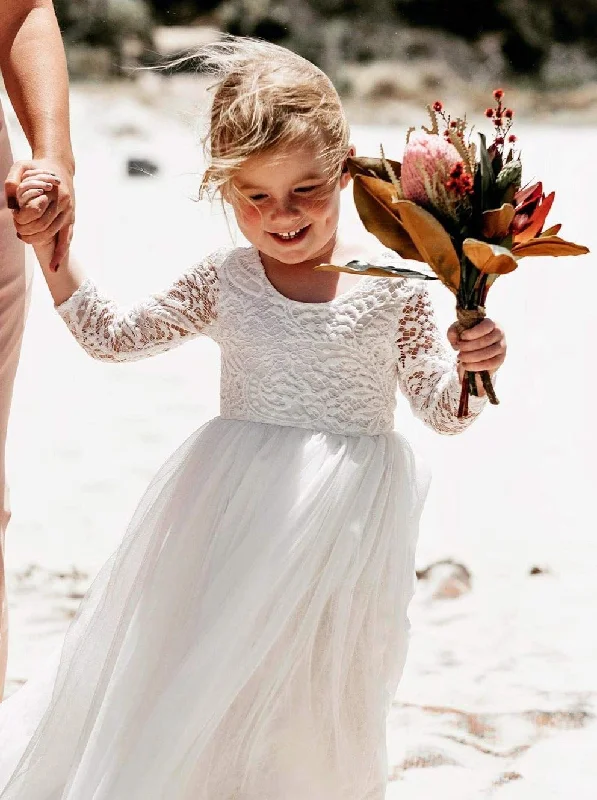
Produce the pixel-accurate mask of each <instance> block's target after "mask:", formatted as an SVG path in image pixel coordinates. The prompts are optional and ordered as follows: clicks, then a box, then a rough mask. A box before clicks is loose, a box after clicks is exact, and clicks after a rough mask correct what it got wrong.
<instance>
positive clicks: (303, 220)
mask: <svg viewBox="0 0 597 800" xmlns="http://www.w3.org/2000/svg"><path fill="white" fill-rule="evenodd" d="M353 152H354V150H352V149H351V151H350V153H353ZM46 177H47V176H44V175H36V176H35V180H34V181H33V182H32V181H30V180H25V181H24V182H23V183H22V184H21V186H20V187H19V189H18V191H17V196H18V197H19V199H20V203H21V204H22V205H23V207H24V208H27V206H28V204H29V203H31V202H35V200H36V197H37V195H36V194H35V193H36V192H37V191H39V190H38V189H37V188H36V185H37V184H36V183H35V182H36V181H37V182H41V181H43V180H45V178H46ZM349 183H350V175H349V173H348V171H347V170H343V171H341V172H340V174H339V175H338V176H337V177H336V178H335V179H334V180H332V181H331V182H330V181H329V180H328V179H327V177H326V172H325V171H324V168H323V165H320V164H319V162H318V159H317V157H316V153H315V151H314V150H313V149H312V148H311V147H309V146H305V147H304V148H297V147H295V148H293V149H292V150H282V151H277V152H276V153H273V154H272V153H264V154H261V155H258V156H253V157H252V158H250V159H248V160H247V161H246V162H245V164H244V165H243V166H242V167H241V169H240V170H239V171H238V173H237V174H236V176H235V178H234V181H233V183H232V185H231V186H229V187H228V188H227V190H226V192H225V198H226V200H228V202H230V203H231V205H232V208H233V210H234V214H235V216H236V220H237V223H238V226H239V228H240V230H241V231H242V233H243V234H244V236H245V237H246V238H247V239H248V241H249V242H250V243H251V244H252V245H253V246H254V247H256V248H257V249H258V250H259V253H260V256H261V261H262V263H263V266H264V269H265V273H266V275H267V277H268V279H269V281H270V282H271V283H272V285H273V286H274V287H275V288H276V289H277V290H278V291H279V292H280V293H281V294H283V295H285V296H286V297H288V298H290V299H291V300H295V301H297V302H307V303H325V302H329V301H330V300H333V299H334V298H335V297H337V296H338V295H340V294H343V293H344V292H345V291H346V289H347V288H348V286H349V285H350V284H351V283H354V281H355V280H357V279H356V278H355V277H354V276H351V275H347V274H345V273H337V272H315V271H314V270H313V267H314V266H317V265H318V264H321V263H346V261H347V260H348V259H349V258H351V257H355V256H356V255H358V254H351V253H350V252H349V251H348V250H346V248H345V246H344V245H342V244H341V243H340V242H339V241H338V239H337V229H338V220H339V215H340V195H341V192H342V190H343V189H345V188H346V187H347V186H348V184H349ZM297 231H300V233H299V234H298V235H297V236H294V237H292V238H288V234H294V233H295V232H297ZM36 252H37V255H38V258H39V260H40V263H41V266H42V269H43V272H44V275H45V278H46V281H47V283H48V287H49V289H50V292H51V294H52V297H53V299H54V302H55V303H56V304H60V303H62V302H64V301H65V300H67V299H68V298H69V297H70V296H71V295H72V293H73V292H74V291H75V290H76V289H77V288H78V287H79V286H80V284H81V283H82V281H83V279H84V275H83V273H82V272H81V270H80V269H79V268H78V267H76V266H75V265H74V264H72V263H71V262H70V260H69V259H68V257H67V258H66V259H65V260H64V261H63V263H62V265H61V268H60V270H59V271H58V272H56V271H54V270H53V269H51V268H50V262H51V257H50V253H49V250H48V248H47V247H43V246H36ZM340 259H344V261H343V262H342V261H340ZM447 338H448V341H449V342H450V344H451V346H452V347H453V348H454V350H456V351H458V369H459V372H460V375H461V377H462V375H463V374H464V372H465V371H470V372H482V371H487V372H489V373H490V375H493V374H494V373H495V372H496V370H497V369H498V368H499V367H500V366H501V365H502V364H503V362H504V359H505V357H506V339H505V336H504V332H503V330H502V329H501V328H500V326H499V325H497V324H496V323H495V322H494V321H493V320H491V319H489V318H485V319H484V320H483V321H482V322H480V323H479V324H477V325H475V326H474V327H473V328H470V329H469V330H467V331H464V332H463V333H462V334H461V335H458V326H457V323H456V322H455V323H454V324H452V325H451V326H450V327H449V329H448V332H447ZM477 383H478V388H479V394H480V395H483V394H484V389H483V386H482V384H481V381H480V379H479V378H478V379H477Z"/></svg>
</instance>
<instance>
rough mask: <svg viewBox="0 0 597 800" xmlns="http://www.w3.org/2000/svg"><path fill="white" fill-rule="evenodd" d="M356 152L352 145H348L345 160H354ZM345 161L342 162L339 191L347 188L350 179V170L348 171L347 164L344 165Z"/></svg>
mask: <svg viewBox="0 0 597 800" xmlns="http://www.w3.org/2000/svg"><path fill="white" fill-rule="evenodd" d="M356 152H357V151H356V150H355V147H354V145H352V144H351V145H350V149H349V151H348V153H347V154H346V159H348V158H354V157H355V155H356ZM346 159H345V161H344V164H343V165H342V172H341V173H340V188H341V189H345V188H346V187H347V186H348V184H349V183H350V178H351V176H350V170H349V169H348V164H347V163H346Z"/></svg>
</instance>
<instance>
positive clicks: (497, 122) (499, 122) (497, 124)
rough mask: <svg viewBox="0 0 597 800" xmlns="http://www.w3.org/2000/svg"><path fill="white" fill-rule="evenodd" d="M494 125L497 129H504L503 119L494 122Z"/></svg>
mask: <svg viewBox="0 0 597 800" xmlns="http://www.w3.org/2000/svg"><path fill="white" fill-rule="evenodd" d="M493 124H494V125H495V127H496V128H501V127H502V120H501V119H494V120H493Z"/></svg>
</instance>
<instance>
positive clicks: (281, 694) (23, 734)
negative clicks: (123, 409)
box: [0, 40, 505, 800]
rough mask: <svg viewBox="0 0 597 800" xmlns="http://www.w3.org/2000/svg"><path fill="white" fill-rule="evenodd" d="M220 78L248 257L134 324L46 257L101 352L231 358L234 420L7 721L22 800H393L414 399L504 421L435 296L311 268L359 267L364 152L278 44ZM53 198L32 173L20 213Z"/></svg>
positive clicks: (461, 424)
mask: <svg viewBox="0 0 597 800" xmlns="http://www.w3.org/2000/svg"><path fill="white" fill-rule="evenodd" d="M210 58H211V61H210V63H211V64H212V66H214V65H215V67H216V68H217V83H216V86H215V95H214V100H213V107H212V111H211V125H210V131H209V145H210V162H209V166H208V169H207V172H206V173H205V178H204V184H203V185H204V188H205V189H208V190H210V189H213V190H216V191H218V192H219V193H220V194H221V196H222V197H223V198H224V199H225V200H226V201H227V202H228V203H230V205H231V206H232V208H233V210H234V214H235V216H236V219H237V222H238V225H239V227H240V229H241V231H242V232H243V233H244V235H245V236H246V238H247V239H248V241H249V242H250V243H251V246H250V247H246V248H244V247H238V248H228V249H226V250H223V251H220V252H217V253H215V254H212V255H209V256H207V257H205V258H202V259H201V261H199V263H198V264H197V265H196V266H194V267H192V268H191V269H190V270H188V271H187V272H186V273H184V274H183V275H182V276H181V277H180V279H179V280H177V281H176V283H174V284H173V285H172V286H171V287H170V288H169V289H168V290H167V291H164V292H162V293H160V294H156V295H154V296H152V297H150V298H148V299H147V300H145V301H144V302H141V303H139V304H138V305H137V306H135V307H134V308H132V309H131V310H129V311H121V310H119V309H118V307H117V306H116V305H115V304H114V303H113V302H112V301H111V300H109V299H108V298H106V297H105V296H104V295H103V294H102V293H101V291H100V290H99V289H98V288H97V287H96V285H95V284H94V283H93V282H92V281H91V280H89V279H84V278H83V275H82V274H81V272H80V270H79V269H78V268H77V267H75V266H74V264H73V263H72V262H71V261H69V259H66V260H65V261H63V263H62V264H61V265H60V268H59V269H58V271H57V272H54V271H52V270H50V269H49V267H48V266H47V265H48V264H49V261H50V256H49V255H48V254H47V253H46V252H45V251H44V249H43V248H39V249H38V256H39V259H40V262H41V264H42V268H43V271H44V275H45V277H46V280H47V283H48V286H49V288H50V291H51V293H52V296H53V298H54V301H55V303H56V306H57V310H58V313H59V314H60V315H61V317H62V318H63V320H64V321H65V323H66V324H67V326H68V327H69V329H70V330H71V332H72V333H73V335H74V336H75V337H76V338H77V340H78V341H79V342H80V344H81V345H82V346H83V348H84V349H85V350H86V351H87V352H88V353H89V354H90V355H91V356H93V357H95V358H99V359H103V360H106V361H129V360H133V359H138V358H144V357H147V356H151V355H155V354H156V353H160V352H163V351H165V350H167V349H169V348H171V347H175V346H177V345H179V344H181V343H182V342H184V341H186V340H189V339H191V338H193V337H195V336H198V335H200V334H207V335H209V336H212V337H213V338H214V339H215V340H216V341H217V342H218V343H219V345H220V348H221V353H222V382H221V383H222V385H221V415H220V416H219V417H217V418H216V419H213V420H211V421H210V422H208V423H207V424H206V425H204V426H203V427H202V428H201V429H200V430H199V431H197V432H196V433H195V434H194V435H192V436H191V437H190V439H188V440H187V441H186V442H185V443H184V444H183V445H182V446H181V447H180V449H179V450H178V451H177V452H176V453H175V454H174V455H173V456H172V457H171V458H170V460H169V461H168V462H167V463H166V464H165V466H164V467H163V468H162V470H161V471H160V472H159V474H158V475H157V476H156V478H155V479H154V480H153V482H152V483H151V485H150V487H149V489H148V490H147V493H146V495H145V496H144V498H143V500H142V501H141V504H140V506H139V509H138V511H137V512H136V515H135V517H134V518H133V520H132V523H131V525H130V528H129V530H128V532H127V534H126V536H125V538H124V540H123V542H122V544H121V545H120V547H119V548H118V550H117V551H116V552H115V554H114V555H113V556H112V558H111V559H110V560H109V562H108V563H107V564H106V565H105V566H104V567H103V568H102V570H101V571H100V573H99V575H98V577H97V579H96V580H95V582H94V584H93V585H92V587H91V589H90V591H89V593H88V595H87V596H86V598H85V599H84V600H83V602H82V603H81V606H80V611H79V613H78V616H77V618H76V619H75V621H74V622H73V623H72V625H71V627H70V629H69V631H68V633H67V636H66V639H65V642H64V646H63V648H62V650H61V653H60V654H59V657H58V659H57V660H59V663H56V664H55V665H52V666H51V667H46V669H45V670H44V672H43V673H42V674H41V675H40V677H39V678H37V679H33V680H32V681H30V682H29V684H27V685H26V686H25V687H24V688H23V689H22V690H20V691H19V692H17V693H16V694H15V695H14V696H13V697H11V698H9V700H7V701H6V702H5V703H4V704H3V705H2V706H1V707H0V770H2V772H3V773H4V774H3V776H1V777H2V779H3V782H2V783H0V786H5V788H4V791H3V792H2V793H1V794H0V797H1V798H2V800H13V799H14V800H58V799H59V798H60V800H67V798H68V800H232V798H235V800H381V798H383V797H384V794H385V788H386V781H387V763H386V748H385V726H386V715H387V712H388V708H389V705H390V703H391V701H392V698H393V696H394V693H395V691H396V688H397V685H398V681H399V678H400V675H401V672H402V667H403V664H404V659H405V654H406V646H407V630H408V620H407V615H406V612H407V606H408V603H409V600H410V598H411V595H412V593H413V583H414V564H413V559H414V550H415V543H416V538H417V528H418V521H419V515H420V512H421V505H422V502H423V495H424V491H425V487H424V486H421V481H420V480H419V479H418V478H417V475H416V472H415V468H414V462H413V456H412V454H411V451H410V449H409V447H408V445H407V444H406V442H405V441H404V440H403V439H402V437H401V436H400V435H399V434H397V433H395V432H394V431H393V414H394V403H395V392H396V388H397V384H399V386H400V388H401V390H402V391H403V392H404V393H405V395H406V396H407V397H408V399H409V400H410V403H411V405H412V408H413V411H414V413H415V414H417V416H419V417H420V418H421V419H422V420H424V421H425V422H426V423H427V424H429V425H431V426H432V427H433V428H435V429H436V430H437V431H439V432H441V433H448V434H453V433H458V432H459V431H461V430H463V429H464V428H465V427H466V426H467V425H469V424H470V423H471V422H472V420H473V419H474V418H475V416H476V415H478V413H479V412H480V411H481V409H482V407H483V405H484V402H485V400H484V398H471V415H470V416H469V417H468V418H466V419H462V420H459V419H457V417H456V411H457V406H458V398H459V386H460V382H459V369H462V367H463V366H464V365H465V366H467V367H468V368H469V369H471V370H476V371H478V370H484V369H487V370H489V371H491V372H493V371H495V369H496V368H497V367H498V366H499V365H500V364H501V363H502V362H503V360H504V353H505V344H504V339H503V334H502V332H501V331H500V330H499V328H497V327H496V326H495V325H494V324H493V323H492V322H491V321H490V320H484V321H483V322H482V323H481V324H480V325H478V326H477V327H476V328H474V329H473V330H471V331H469V332H467V333H465V334H463V336H462V339H458V338H457V336H456V334H455V330H454V326H453V327H452V328H451V331H450V337H451V341H452V343H453V345H454V346H455V347H456V349H458V350H459V351H460V352H459V358H460V362H461V365H460V367H458V365H457V364H456V361H455V359H453V358H452V357H451V356H450V355H449V354H448V352H447V350H446V348H445V345H444V342H443V341H442V339H443V337H442V336H441V335H440V333H439V331H438V330H437V328H436V325H435V322H434V318H433V314H432V309H431V306H430V302H429V298H428V295H427V293H426V290H425V288H424V284H423V283H422V282H410V281H400V280H393V279H385V278H377V277H364V278H362V279H360V280H359V281H358V282H356V283H355V282H352V283H346V284H344V283H343V281H342V280H339V279H338V275H337V274H336V273H330V272H315V271H313V267H314V266H315V265H317V264H319V263H322V262H334V261H335V262H336V263H338V261H345V260H346V259H347V258H350V257H355V256H357V255H358V253H353V252H347V251H346V250H343V244H342V242H339V241H337V238H336V231H337V224H338V215H339V203H340V193H341V191H342V189H344V188H345V187H346V186H347V184H348V183H349V174H348V172H347V170H346V166H345V161H346V157H347V155H349V154H350V153H351V152H352V150H351V147H350V144H349V133H348V126H347V123H346V119H345V117H344V114H343V112H342V109H341V106H340V102H339V99H338V96H337V94H336V92H335V90H334V89H333V87H332V85H331V83H330V81H329V80H328V79H327V78H326V77H325V76H324V75H323V74H322V73H321V72H320V71H319V70H318V69H316V68H315V67H314V66H313V65H311V64H310V63H308V62H306V61H304V60H303V59H301V58H299V57H298V56H296V55H294V54H292V53H290V52H287V51H286V50H284V49H282V48H279V47H275V46H273V45H270V44H266V43H261V42H254V41H249V40H228V41H226V42H224V43H223V44H220V45H218V46H215V47H213V48H212V49H211V50H210ZM43 179H44V176H43V175H40V174H37V173H30V174H28V175H27V176H26V179H25V181H24V182H23V184H22V185H21V187H20V190H19V198H20V202H21V205H23V206H25V207H26V206H27V203H28V202H29V201H30V200H31V199H32V198H35V197H37V198H39V195H40V192H41V190H42V189H43V187H40V186H38V185H37V182H38V181H40V180H43ZM38 205H39V203H38ZM31 224H33V223H31ZM22 234H23V236H24V238H25V240H26V241H27V240H29V241H33V242H35V235H34V234H30V235H29V236H28V234H27V231H26V230H24V231H22ZM387 258H396V257H395V256H393V255H392V254H388V253H387V252H380V254H379V259H387ZM17 762H18V764H17ZM13 769H14V772H13Z"/></svg>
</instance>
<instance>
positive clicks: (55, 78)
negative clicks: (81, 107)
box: [0, 0, 74, 172]
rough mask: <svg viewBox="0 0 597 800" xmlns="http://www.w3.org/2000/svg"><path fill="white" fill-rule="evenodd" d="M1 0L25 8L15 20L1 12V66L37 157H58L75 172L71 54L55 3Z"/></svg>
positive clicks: (48, 1) (9, 91)
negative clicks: (67, 53) (66, 48)
mask: <svg viewBox="0 0 597 800" xmlns="http://www.w3.org/2000/svg"><path fill="white" fill-rule="evenodd" d="M1 2H3V3H7V4H11V3H13V4H14V5H15V6H20V7H21V10H20V11H19V13H15V14H13V15H12V18H10V19H8V18H7V17H8V15H7V13H6V11H4V12H2V16H3V17H4V18H5V19H3V22H5V24H3V25H2V26H0V68H1V69H2V74H3V77H4V83H5V86H6V90H7V92H8V94H9V97H10V99H11V102H12V104H13V107H14V109H15V112H16V114H17V116H18V118H19V121H20V123H21V125H22V127H23V130H24V132H25V135H26V136H27V139H28V141H29V144H30V146H31V151H32V155H33V158H52V159H57V160H59V161H61V162H62V163H64V164H65V165H66V166H68V168H69V169H70V170H71V171H72V172H74V159H73V153H72V146H71V140H70V122H69V102H68V73H67V69H66V57H65V54H64V46H63V44H62V37H61V34H60V29H59V27H58V23H57V21H56V16H55V14H54V8H53V5H52V3H51V2H50V0H37V1H36V2H34V1H33V0H32V1H31V2H29V3H23V2H20V3H19V2H15V0H1Z"/></svg>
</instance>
